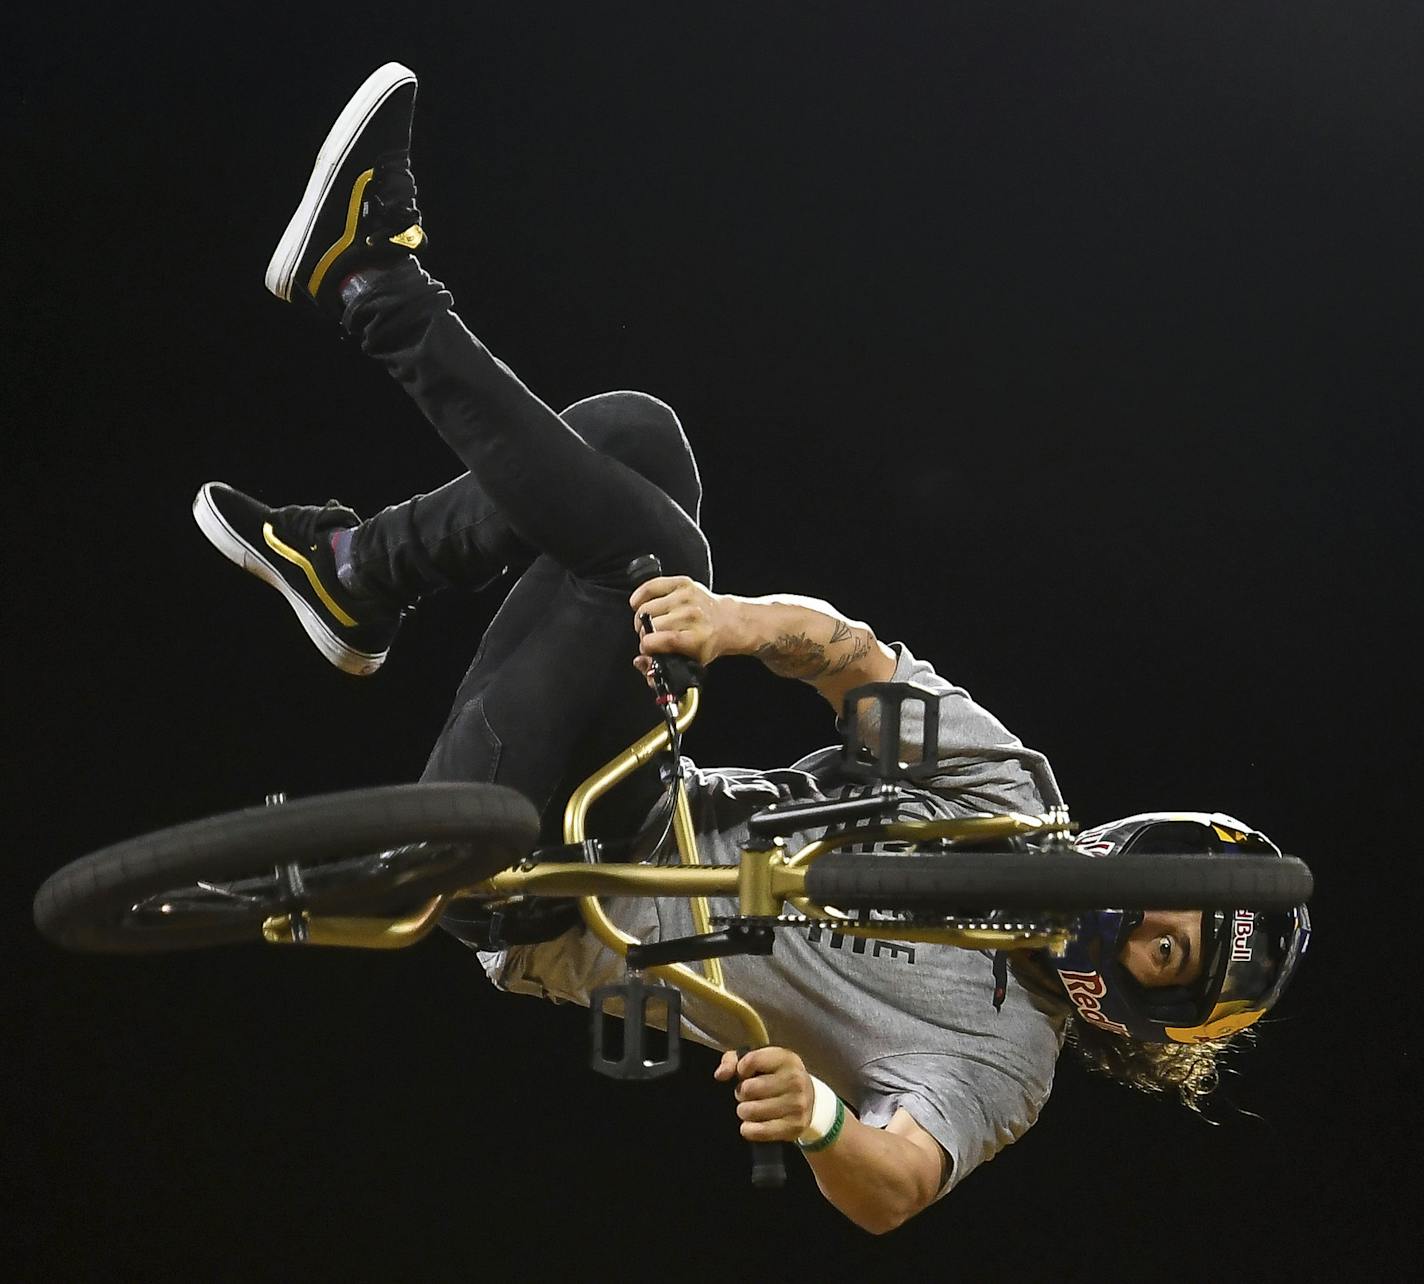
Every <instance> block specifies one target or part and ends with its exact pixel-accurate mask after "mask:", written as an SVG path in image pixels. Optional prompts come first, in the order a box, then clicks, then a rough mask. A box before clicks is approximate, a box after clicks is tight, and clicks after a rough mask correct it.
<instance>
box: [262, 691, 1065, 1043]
mask: <svg viewBox="0 0 1424 1284" xmlns="http://www.w3.org/2000/svg"><path fill="white" fill-rule="evenodd" d="M700 699H701V693H700V692H699V691H698V690H697V688H695V687H694V688H692V689H691V690H689V691H688V693H687V696H686V698H685V699H684V700H683V701H682V702H681V704H680V706H674V707H673V711H672V713H673V723H674V725H675V726H676V728H677V732H678V735H679V736H681V734H682V733H683V732H684V731H685V730H686V729H687V728H688V727H689V726H691V725H692V722H693V720H694V719H695V718H696V717H697V711H698V708H699V704H700ZM671 744H672V732H671V730H670V728H669V726H668V725H667V724H666V723H665V724H663V725H662V726H659V727H655V728H654V729H653V730H652V731H649V732H648V733H647V734H646V735H644V736H642V737H641V738H640V739H638V740H637V741H635V742H634V743H633V744H631V745H629V746H628V748H627V749H625V750H624V751H623V752H622V753H620V754H618V755H617V756H616V757H614V758H612V759H610V760H609V761H608V762H606V763H605V764H604V765H603V766H602V767H600V768H599V769H598V770H597V771H595V772H594V773H593V774H592V775H591V776H589V777H588V778H587V779H586V780H585V781H584V782H583V783H582V784H580V785H579V787H578V788H577V789H575V790H574V792H573V793H572V794H571V795H570V797H569V801H568V804H567V806H566V807H565V808H564V841H565V842H566V843H569V844H576V843H582V842H583V841H584V839H585V837H586V835H587V821H588V813H589V809H590V808H591V807H592V806H593V804H594V803H595V802H597V801H598V799H599V798H601V797H603V795H604V794H606V793H607V792H608V791H609V790H610V789H612V788H613V787H614V786H615V785H617V784H619V783H620V782H621V781H623V780H626V779H627V778H628V777H629V776H630V775H632V774H633V772H635V771H637V770H638V769H639V768H640V767H644V766H646V765H647V764H648V763H649V762H651V761H652V760H653V758H654V757H655V756H656V755H657V754H659V753H661V752H663V751H664V750H666V749H668V748H670V747H671ZM672 801H673V826H672V827H673V834H674V836H675V837H676V840H677V848H678V855H679V858H680V861H681V863H680V864H679V865H674V866H663V865H640V864H616V865H600V864H590V863H587V862H583V861H549V862H543V863H535V862H525V863H522V864H520V865H516V866H514V867H513V868H511V869H506V870H503V871H501V872H500V873H498V874H495V875H493V876H492V877H491V878H487V879H485V880H483V881H482V882H479V883H475V884H472V885H471V886H469V887H465V888H461V889H460V890H459V891H456V892H450V893H442V894H441V895H439V896H435V897H432V898H431V899H430V900H429V901H427V902H426V903H425V904H423V905H421V906H419V907H418V908H416V909H414V910H412V911H410V912H409V913H406V914H404V915H401V916H398V917H393V918H362V917H354V916H337V915H321V914H309V913H306V912H305V911H302V912H301V913H300V914H298V915H297V916H296V919H295V920H294V918H293V916H292V915H290V914H280V915H274V916H273V917H271V918H269V919H267V920H266V922H264V923H263V925H262V935H263V938H264V939H265V940H267V941H269V942H271V943H273V944H305V945H337V946H346V947H349V948H356V949H377V950H381V949H403V948H405V947H406V946H408V945H414V944H415V943H416V942H417V941H419V940H423V939H424V938H425V937H426V936H428V935H429V934H430V933H431V932H432V931H434V929H435V926H436V924H437V923H438V922H439V920H440V916H441V914H442V913H444V910H445V906H446V905H447V904H448V903H449V902H450V901H452V900H455V899H459V898H466V897H479V898H482V899H496V900H506V899H508V898H510V897H515V896H560V897H564V896H573V897H577V898H578V904H579V910H580V912H581V914H582V915H583V919H584V922H585V923H586V924H587V925H588V928H589V930H590V931H592V932H593V933H594V935H595V936H596V937H597V938H598V939H599V941H601V942H602V943H603V944H604V945H605V946H607V948H608V949H610V950H612V951H613V952H614V953H615V954H617V955H619V956H621V957H623V958H626V957H627V954H628V947H629V946H632V945H638V944H640V942H639V941H638V940H637V938H636V937H633V936H630V935H629V934H628V933H626V932H624V931H622V930H621V929H620V928H619V927H618V926H617V925H616V924H614V923H613V921H612V920H611V919H610V918H609V917H608V914H607V912H606V911H605V910H604V908H603V906H602V905H601V904H600V903H599V902H600V897H603V896H654V897H656V896H667V897H685V898H687V899H688V900H690V901H691V903H692V904H691V909H692V921H693V927H694V929H695V931H696V932H697V933H698V934H699V935H701V934H705V933H706V932H709V931H710V930H711V914H710V912H709V909H708V904H707V898H708V897H710V896H735V897H736V898H737V908H738V911H739V912H740V913H741V914H744V915H752V916H757V917H769V916H774V915H777V914H779V913H780V912H781V907H782V906H783V905H785V904H790V905H791V906H792V907H793V908H795V909H796V910H797V912H798V913H801V914H805V915H808V916H809V917H812V918H829V919H832V920H842V919H843V920H845V922H844V923H841V922H837V923H836V924H835V926H834V927H833V930H834V931H836V932H840V933H842V934H843V935H846V936H859V937H868V938H871V939H875V938H876V937H877V936H878V935H881V934H882V929H879V928H878V927H874V926H866V925H864V924H863V923H860V922H858V921H853V920H852V918H851V916H849V915H847V914H845V913H843V912H842V911H840V910H837V909H835V908H834V907H832V906H824V905H817V904H816V903H815V902H813V901H811V900H809V899H808V898H807V896H806V871H807V869H808V867H809V866H810V865H811V863H812V862H813V861H815V860H817V859H819V858H820V857H822V856H824V855H826V853H827V852H831V851H835V850H836V849H837V848H841V847H849V846H859V845H862V844H873V843H886V842H890V843H894V842H903V843H926V842H937V841H947V842H954V841H956V840H963V839H970V838H972V839H975V840H976V841H977V840H983V839H999V838H1016V837H1020V836H1022V835H1025V834H1035V833H1036V834H1045V833H1067V832H1068V820H1067V816H1066V815H1065V814H1060V813H1050V814H1049V815H1048V816H1026V815H1019V814H1015V813H1011V814H1008V815H1000V816H972V817H958V818H952V819H944V820H903V821H891V822H888V823H885V824H880V825H871V826H866V827H862V828H857V829H852V830H848V831H846V832H844V833H840V834H834V835H829V836H827V837H825V838H820V839H817V840H816V841H814V842H810V843H807V844H806V845H805V846H803V847H801V848H799V849H798V850H797V851H796V852H795V853H794V854H791V855H788V854H787V852H786V848H785V844H784V843H783V842H782V840H781V839H777V840H776V841H775V843H774V845H773V846H772V847H771V848H770V849H767V850H752V849H749V848H743V849H742V850H741V853H740V856H739V859H738V861H737V864H735V865H703V864H702V863H701V861H700V860H699V858H698V852H697V839H696V835H695V833H694V829H693V824H692V814H691V809H690V807H689V805H688V800H687V791H686V787H685V785H684V783H683V781H682V780H681V778H679V779H678V780H677V781H676V782H675V784H674V793H673V800H672ZM885 929H888V930H889V931H891V932H893V934H894V937H893V939H895V940H897V941H913V942H927V943H931V944H938V945H953V946H957V947H959V948H961V949H970V950H1031V949H1050V950H1055V951H1058V950H1061V949H1062V948H1063V947H1064V946H1065V945H1066V943H1067V939H1068V931H1067V929H1066V928H1064V929H1049V930H1038V929H1034V928H1031V927H1020V926H1017V925H1013V924H1008V925H993V926H988V925H983V926H976V927H966V926H959V927H937V926H913V925H910V924H903V923H890V922H887V923H886V924H885ZM704 967H705V972H704V973H701V974H699V973H698V972H695V971H693V970H692V969H691V968H690V967H688V966H686V965H685V964H682V963H668V964H660V965H658V966H655V967H652V968H649V969H648V970H649V972H650V973H651V974H652V975H653V976H655V977H657V978H658V979H659V980H663V981H666V982H668V983H669V984H671V985H675V986H677V988H678V989H679V990H681V991H682V992H683V993H684V994H687V995H691V996H695V997H697V998H700V999H703V1000H705V1001H706V1002H708V1003H710V1004H712V1005H713V1006H714V1007H716V1008H718V1009H720V1010H721V1011H722V1012H724V1013H725V1014H727V1015H728V1016H730V1017H731V1018H732V1019H734V1020H735V1021H736V1022H737V1023H738V1024H739V1025H740V1026H741V1028H742V1030H743V1032H744V1034H745V1036H746V1038H745V1041H746V1042H747V1043H749V1044H750V1045H751V1046H752V1047H759V1046H761V1045H762V1044H765V1043H767V1042H769V1039H768V1035H767V1029H766V1023H765V1022H764V1021H763V1020H762V1018H761V1016H760V1015H759V1014H758V1013H757V1011H756V1009H755V1008H753V1007H752V1006H751V1005H750V1004H748V1003H747V1002H746V1001H745V1000H744V999H741V998H739V997H738V996H737V995H736V994H734V993H732V991H731V990H729V989H728V988H727V987H726V985H725V983H724V981H723V976H722V968H721V964H720V961H719V960H717V959H707V960H704Z"/></svg>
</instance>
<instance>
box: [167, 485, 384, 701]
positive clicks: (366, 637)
mask: <svg viewBox="0 0 1424 1284" xmlns="http://www.w3.org/2000/svg"><path fill="white" fill-rule="evenodd" d="M193 517H194V518H195V519H196V520H197V523H198V527H199V529H200V530H201V531H202V532H203V534H204V535H206V536H207V537H208V540H209V542H210V543H211V544H212V545H213V546H214V547H215V548H216V549H217V550H218V552H220V553H221V554H222V555H223V556H224V557H226V558H227V559H228V560H229V561H230V562H233V563H235V564H236V565H238V566H240V567H242V569H243V570H245V571H250V572H251V573H252V574H253V575H255V576H257V578H258V579H260V580H261V581H263V583H265V584H270V585H271V586H272V587H273V588H274V589H276V590H277V592H279V593H280V594H281V595H282V596H283V597H284V598H286V599H287V603H288V605H289V606H291V608H292V610H293V611H295V612H296V613H297V619H298V620H300V621H301V625H302V628H303V629H305V630H306V634H307V637H309V638H310V639H311V640H312V642H313V643H314V644H315V646H316V648H317V650H318V651H320V652H321V653H322V655H324V656H325V657H326V658H327V659H328V660H330V661H331V663H332V664H334V665H335V666H336V667H337V668H338V669H341V670H343V671H344V672H346V673H354V674H357V675H358V676H364V675H366V674H368V673H374V672H375V671H376V670H377V669H379V668H380V667H381V665H382V663H383V662H384V661H385V658H386V656H387V654H388V653H389V651H390V648H391V643H392V642H393V641H394V640H395V635H396V630H397V629H398V628H399V627H400V619H401V617H400V612H399V611H392V610H390V609H389V608H388V607H386V606H384V605H383V604H380V603H376V602H372V601H370V600H369V599H366V598H362V597H357V596H356V595H354V594H353V593H351V592H350V591H349V589H347V588H346V587H345V586H343V585H342V583H341V580H340V579H339V578H338V576H337V568H336V555H335V553H334V551H333V550H332V546H331V538H332V535H333V534H335V533H336V532H338V531H341V530H345V529H348V528H350V527H354V526H357V525H359V524H360V521H361V519H360V518H359V517H358V516H357V515H356V514H355V513H354V512H352V511H351V509H349V508H346V507H344V506H343V505H342V504H340V503H338V502H337V501H336V500H334V499H333V500H331V501H330V502H329V503H327V504H326V505H325V506H324V507H320V508H318V507H316V506H303V505H296V504H293V505H289V506H287V507H285V508H269V507H268V506H267V505H266V504H263V503H260V502H259V501H257V500H255V499H253V498H252V497H251V496H250V495H244V494H243V493H242V492H241V491H239V490H234V489H233V488H232V487H231V486H226V485H224V484H223V483H222V482H208V483H207V484H206V485H205V486H203V487H202V489H200V490H199V491H198V494H197V497H196V498H195V499H194V500H193Z"/></svg>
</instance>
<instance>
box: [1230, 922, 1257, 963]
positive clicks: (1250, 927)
mask: <svg viewBox="0 0 1424 1284" xmlns="http://www.w3.org/2000/svg"><path fill="white" fill-rule="evenodd" d="M1255 931H1256V915H1255V914H1254V913H1253V912H1252V911H1251V910H1237V911H1236V914H1235V916H1234V917H1233V918H1232V920H1231V961H1232V962H1233V963H1238V962H1244V961H1245V960H1247V959H1249V958H1250V957H1251V936H1252V934H1253V933H1254V932H1255Z"/></svg>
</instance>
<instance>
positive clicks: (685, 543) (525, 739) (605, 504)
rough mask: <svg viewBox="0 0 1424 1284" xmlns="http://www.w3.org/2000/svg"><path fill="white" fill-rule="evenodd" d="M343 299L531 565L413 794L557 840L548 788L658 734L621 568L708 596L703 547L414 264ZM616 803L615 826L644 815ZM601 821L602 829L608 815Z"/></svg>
mask: <svg viewBox="0 0 1424 1284" xmlns="http://www.w3.org/2000/svg"><path fill="white" fill-rule="evenodd" d="M352 293H353V294H354V298H353V299H352V301H351V303H350V306H349V307H348V309H347V314H346V324H347V326H348V328H349V329H350V330H351V331H352V332H353V333H354V334H356V335H358V336H359V337H360V339H361V342H362V346H363V348H364V349H365V350H366V351H367V352H368V353H370V354H371V355H372V356H373V357H375V358H376V359H377V360H379V361H381V362H382V363H383V364H384V365H385V366H386V367H387V369H389V370H390V372H391V374H392V375H393V376H394V377H395V378H396V379H397V380H398V381H399V382H400V383H401V384H402V385H403V386H404V387H405V388H406V389H407V391H409V392H410V394H411V396H412V397H413V398H414V399H415V401H416V402H417V404H418V405H419V406H420V408H421V410H422V411H424V413H425V415H426V416H427V418H429V420H430V421H431V423H432V424H434V425H435V427H436V428H437V429H438V430H439V431H440V433H441V435H442V436H443V437H444V438H445V440H446V441H447V443H449V444H450V445H451V446H452V448H454V449H455V451H456V453H457V454H458V455H459V456H460V457H461V459H462V460H463V461H464V462H465V464H466V465H467V466H468V467H469V469H470V471H471V473H472V474H473V477H474V479H475V482H476V484H477V486H478V488H479V491H480V492H482V493H483V495H484V496H485V497H487V500H488V502H490V503H492V504H493V505H495V507H496V508H497V510H498V512H499V514H500V515H501V517H502V519H503V521H504V522H505V523H507V526H508V530H509V531H510V532H511V534H512V535H513V536H514V537H515V538H517V539H518V540H519V541H521V542H522V543H523V544H525V545H528V546H530V547H531V548H533V549H535V550H537V552H538V553H539V554H540V556H539V557H538V559H537V560H536V561H534V563H533V565H531V566H530V568H529V570H528V571H527V572H526V573H525V574H524V575H523V576H522V577H521V578H520V580H519V582H518V583H517V584H516V585H515V586H514V588H513V589H512V590H511V592H510V594H509V596H508V597H507V599H506V600H505V602H504V604H503V606H502V607H501V609H500V611H499V613H498V614H497V615H496V617H495V619H494V620H493V621H492V623H491V624H490V626H489V628H488V629H487V630H486V632H485V635H484V638H483V640H482V642H481V645H480V649H479V652H478V654H477V655H476V657H475V660H474V663H473V664H472V666H471V668H470V671H469V673H468V674H467V675H466V678H465V680H464V682H463V683H462V684H461V687H460V691H459V693H458V695H457V698H456V700H455V703H454V707H453V708H452V710H451V713H450V717H449V719H448V720H447V722H446V725H445V727H444V729H443V731H442V733H441V735H440V738H439V741H438V742H437V744H436V746H435V749H434V751H433V752H432V754H431V757H430V761H429V763H428V765H427V768H426V772H425V778H426V779H429V780H450V779H462V780H469V779H475V780H490V781H495V782H497V783H501V784H507V785H510V786H512V787H514V788H516V789H518V790H520V791H521V792H522V793H524V794H525V795H527V796H528V797H529V798H530V799H532V800H533V802H534V803H535V805H536V806H538V807H539V808H540V809H541V810H543V811H544V813H545V815H546V820H547V822H548V825H549V827H551V828H554V827H556V825H557V816H558V813H559V812H560V811H561V809H562V805H563V799H562V796H561V793H560V791H561V788H562V787H563V786H564V785H565V784H566V783H568V782H569V781H570V779H571V778H574V777H581V776H583V775H586V774H587V773H588V772H589V771H591V770H593V769H594V768H595V767H597V766H598V765H600V764H601V763H602V762H604V761H606V760H607V759H608V758H609V757H610V756H611V755H612V754H613V753H615V752H616V751H617V750H619V749H621V748H623V747H625V746H626V745H627V744H628V743H629V742H630V741H631V740H633V739H635V738H636V737H637V736H639V735H641V734H642V733H643V732H644V731H646V730H648V729H649V727H651V726H652V725H653V723H654V721H655V718H656V714H655V710H654V708H653V706H652V704H651V701H650V697H649V693H648V690H647V687H646V685H645V684H644V683H643V681H642V679H641V677H640V676H639V675H638V674H637V672H636V671H635V670H634V669H633V667H632V659H633V656H634V655H635V654H636V653H637V638H636V635H635V633H634V630H633V619H632V613H631V612H630V611H629V609H628V595H629V592H630V586H629V584H628V582H627V579H626V569H627V566H628V563H629V562H630V561H631V560H632V559H633V558H635V557H637V556H639V555H641V554H644V553H654V554H656V555H657V556H658V557H659V558H660V560H661V561H662V564H663V569H664V571H665V572H667V573H668V574H686V575H690V576H692V577H693V578H695V579H697V580H699V581H701V582H702V583H708V582H710V579H711V564H710V558H709V554H708V549H707V543H706V540H705V539H704V538H703V536H702V532H701V531H700V530H699V529H698V527H697V524H696V522H695V521H694V520H693V518H692V516H691V514H690V513H689V512H688V510H687V508H685V507H684V506H683V505H682V504H680V503H678V502H676V501H675V500H674V499H673V498H671V497H670V496H669V495H668V493H667V492H666V491H664V490H663V489H662V488H661V487H659V486H658V485H655V484H654V483H653V482H652V481H651V480H649V478H648V477H646V476H643V475H642V474H640V473H639V472H637V471H635V470H634V469H633V468H631V467H629V466H628V465H627V464H625V463H624V462H622V461H621V460H619V459H615V458H613V457H612V456H611V455H609V454H604V453H601V452H599V451H597V450H595V449H593V448H592V447H591V446H590V444H589V443H588V442H587V441H585V440H584V439H583V438H582V437H581V436H579V435H578V434H577V433H575V432H573V431H572V430H571V429H570V428H569V426H568V425H567V424H566V423H565V422H564V421H562V420H561V419H560V418H559V416H557V415H556V414H554V413H553V411H551V410H550V409H549V408H548V407H547V406H546V405H545V404H544V403H543V402H542V401H540V400H539V399H538V398H537V397H536V396H534V394H533V393H531V392H530V391H529V390H528V389H527V388H526V387H525V386H524V385H523V384H522V383H521V382H520V381H519V380H518V379H517V378H516V377H515V375H514V374H513V373H512V372H511V371H510V370H509V369H508V368H507V367H506V366H505V365H504V364H503V363H502V362H500V361H497V360H496V359H495V358H494V357H493V356H491V355H490V353H489V351H488V350H487V349H486V348H485V347H484V346H483V345H482V344H481V343H480V342H479V341H478V340H477V339H476V338H475V337H474V336H473V335H472V334H471V333H470V332H469V331H468V330H467V329H466V328H465V326H464V325H463V324H462V323H461V321H460V320H459V318H458V317H456V316H455V314H454V312H453V311H452V310H451V299H450V295H449V294H448V293H447V292H446V291H445V290H444V288H443V287H442V286H440V285H439V284H438V283H436V282H433V281H431V279H430V278H429V277H428V276H427V275H426V274H425V272H424V271H423V270H422V269H421V268H420V267H419V266H418V265H417V264H416V263H415V262H414V261H413V260H410V261H407V262H406V263H404V264H402V265H399V266H397V267H394V268H390V269H387V270H385V271H382V272H380V273H378V274H377V273H373V274H372V275H371V277H370V278H369V279H368V280H367V281H366V282H364V283H363V288H361V289H359V290H358V291H354V292H352ZM614 418H615V419H616V416H614ZM610 431H611V430H610ZM672 453H673V455H675V456H679V457H680V458H678V459H676V460H675V463H676V469H677V472H678V473H679V475H680V476H679V484H678V489H679V491H680V492H681V494H682V496H683V497H684V498H686V499H687V500H688V501H689V503H690V505H691V507H692V509H693V510H694V511H695V509H696V507H697V500H698V497H699V496H698V493H697V486H696V482H695V478H696V466H695V464H694V463H693V461H692V457H691V454H690V452H689V451H687V449H686V443H685V439H684V438H683V437H682V436H681V432H680V430H679V432H678V435H677V449H676V451H674V452H672ZM482 502H483V501H482ZM490 520H493V519H490ZM647 775H648V776H649V778H650V779H651V783H652V786H653V788H652V793H653V795H654V796H655V795H656V785H657V781H656V777H655V776H653V775H652V773H647ZM628 797H629V795H626V794H625V795H624V800H623V801H624V808H623V812H624V813H625V814H626V812H627V808H628V807H629V806H632V807H633V809H634V810H640V809H641V810H646V806H647V805H648V803H649V802H650V801H651V798H649V797H648V796H647V795H646V793H644V794H642V795H639V794H637V793H635V794H634V795H632V797H634V798H635V799H636V800H637V801H636V802H635V803H633V804H629V803H628V802H627V798H628ZM599 810H601V811H602V813H603V819H604V820H605V822H606V821H607V817H608V816H610V815H615V814H617V808H616V807H615V809H614V811H611V812H610V811H609V810H608V809H606V808H600V809H599ZM602 827H603V828H604V829H605V830H606V829H608V828H610V826H609V825H608V824H607V823H605V824H604V825H603V826H602Z"/></svg>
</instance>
